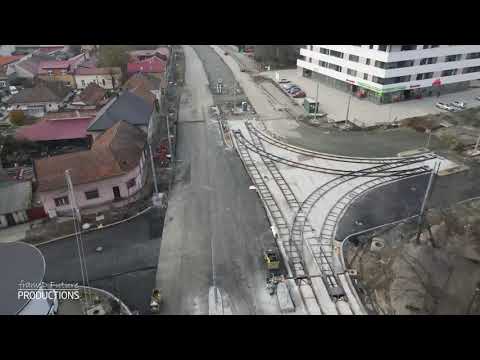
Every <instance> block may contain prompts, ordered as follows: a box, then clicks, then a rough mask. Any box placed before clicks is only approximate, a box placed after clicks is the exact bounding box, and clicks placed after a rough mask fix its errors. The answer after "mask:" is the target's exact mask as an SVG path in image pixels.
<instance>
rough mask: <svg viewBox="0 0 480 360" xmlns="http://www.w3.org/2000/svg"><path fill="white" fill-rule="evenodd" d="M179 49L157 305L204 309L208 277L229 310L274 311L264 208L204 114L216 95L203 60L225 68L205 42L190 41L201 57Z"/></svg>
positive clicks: (170, 310) (173, 310)
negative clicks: (182, 80)
mask: <svg viewBox="0 0 480 360" xmlns="http://www.w3.org/2000/svg"><path fill="white" fill-rule="evenodd" d="M205 48H208V47H206V46H205ZM184 49H185V60H186V88H185V89H184V92H183V93H182V99H181V108H180V113H179V122H178V139H177V144H178V148H177V159H178V172H177V175H176V180H175V185H174V187H173V190H172V193H171V196H170V199H169V206H168V210H167V215H166V220H165V224H166V225H165V228H164V231H163V240H162V245H161V249H160V257H159V263H158V273H157V286H158V287H159V288H161V289H162V293H163V295H164V302H163V304H162V308H161V313H162V314H208V312H209V304H208V292H209V288H210V287H211V286H212V285H215V286H217V287H218V288H219V289H220V291H221V292H222V294H223V295H227V297H228V298H229V300H230V303H231V309H232V312H233V313H234V314H264V313H275V312H276V309H277V307H276V303H275V301H276V300H275V299H274V298H270V296H269V295H268V294H267V291H266V289H265V269H264V264H263V261H262V255H261V254H262V250H263V249H264V247H265V246H268V245H269V244H271V243H272V242H273V237H272V235H271V232H270V229H269V225H268V221H267V218H266V214H265V211H264V209H263V207H262V205H261V203H260V200H259V199H258V196H257V195H256V193H255V191H251V190H249V189H248V188H249V186H250V185H251V182H250V179H249V178H248V176H247V174H246V172H245V170H244V168H243V165H242V163H241V161H240V160H239V158H238V156H237V155H236V153H235V152H234V151H232V150H226V149H225V148H224V146H223V143H222V139H221V135H220V132H219V126H218V123H217V121H216V120H210V119H209V115H208V109H209V107H210V106H212V105H213V101H214V100H213V98H212V96H211V94H210V92H209V90H208V80H207V76H206V74H205V71H204V66H205V67H206V69H207V72H209V73H210V74H215V72H216V74H217V76H224V78H226V76H227V75H228V74H225V73H222V70H219V69H222V64H223V63H221V60H220V59H219V58H218V56H217V57H216V58H215V57H212V58H209V59H208V60H207V59H205V58H204V57H202V56H201V53H203V51H202V50H204V46H195V50H196V51H198V53H199V54H200V57H201V58H202V60H203V65H202V62H201V61H200V59H199V57H198V56H197V55H196V52H195V51H194V50H193V49H192V47H189V46H185V48H184ZM223 69H225V68H223ZM227 297H226V298H227ZM226 298H225V299H226Z"/></svg>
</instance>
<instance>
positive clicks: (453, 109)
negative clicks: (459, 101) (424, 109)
mask: <svg viewBox="0 0 480 360" xmlns="http://www.w3.org/2000/svg"><path fill="white" fill-rule="evenodd" d="M435 106H436V107H437V108H439V109H442V110H447V111H455V108H454V107H453V106H450V105H447V104H445V103H442V102H437V103H436V104H435Z"/></svg>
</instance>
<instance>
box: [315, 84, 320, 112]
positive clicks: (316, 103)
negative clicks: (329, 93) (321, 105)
mask: <svg viewBox="0 0 480 360" xmlns="http://www.w3.org/2000/svg"><path fill="white" fill-rule="evenodd" d="M319 87H320V80H319V79H317V94H316V95H315V120H317V112H318V88H319Z"/></svg>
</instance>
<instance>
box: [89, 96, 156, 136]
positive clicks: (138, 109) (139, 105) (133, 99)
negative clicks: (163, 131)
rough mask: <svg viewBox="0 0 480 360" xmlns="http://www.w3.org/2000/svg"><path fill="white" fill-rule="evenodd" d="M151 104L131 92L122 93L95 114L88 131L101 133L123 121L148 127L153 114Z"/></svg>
mask: <svg viewBox="0 0 480 360" xmlns="http://www.w3.org/2000/svg"><path fill="white" fill-rule="evenodd" d="M153 106H154V105H153V102H151V103H150V102H149V101H146V100H145V99H144V98H143V97H141V96H138V95H136V94H134V93H132V92H129V91H124V92H123V93H121V94H120V95H118V96H117V97H115V98H113V99H112V100H111V101H110V102H109V103H108V104H107V105H105V106H104V107H103V108H102V109H101V110H100V111H99V113H98V114H97V117H96V118H95V120H94V121H93V122H92V124H91V125H90V127H89V128H88V130H89V131H103V130H106V129H109V128H110V127H112V126H113V125H115V124H116V123H117V122H118V121H120V120H124V121H126V122H128V123H129V124H131V125H137V126H141V125H143V126H148V124H149V122H150V117H151V115H152V112H153Z"/></svg>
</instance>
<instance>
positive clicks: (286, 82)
mask: <svg viewBox="0 0 480 360" xmlns="http://www.w3.org/2000/svg"><path fill="white" fill-rule="evenodd" d="M289 82H290V80H288V79H280V80H278V83H279V84H288V83H289Z"/></svg>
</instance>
